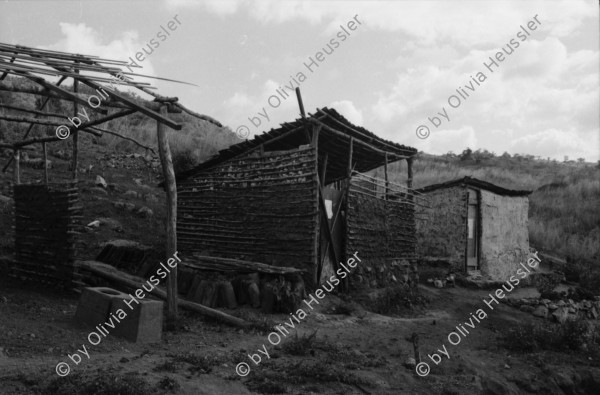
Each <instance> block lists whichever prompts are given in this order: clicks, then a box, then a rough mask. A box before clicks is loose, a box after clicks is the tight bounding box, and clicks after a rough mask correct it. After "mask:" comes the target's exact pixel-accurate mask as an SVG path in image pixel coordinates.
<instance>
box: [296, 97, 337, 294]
mask: <svg viewBox="0 0 600 395" xmlns="http://www.w3.org/2000/svg"><path fill="white" fill-rule="evenodd" d="M296 93H297V94H298V103H299V105H300V111H301V113H302V115H303V117H304V108H303V107H302V99H301V98H300V91H299V90H298V91H296ZM320 132H321V127H315V126H313V128H312V137H311V146H312V147H313V149H314V152H315V176H316V180H315V197H316V199H315V203H316V206H317V207H316V208H317V215H316V218H315V233H314V240H313V254H314V257H315V259H314V262H313V265H314V274H313V280H314V286H315V287H318V286H319V280H320V278H319V276H320V275H321V253H320V251H319V245H320V244H321V243H320V240H321V234H320V231H321V226H322V225H321V221H322V219H321V216H322V215H323V212H322V210H321V204H320V203H321V202H320V200H321V199H322V198H323V197H322V196H321V195H320V194H321V189H320V185H322V182H321V180H320V179H319V134H320ZM324 225H325V226H329V224H328V223H327V221H325V224H324Z"/></svg>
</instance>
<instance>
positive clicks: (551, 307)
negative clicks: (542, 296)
mask: <svg viewBox="0 0 600 395" xmlns="http://www.w3.org/2000/svg"><path fill="white" fill-rule="evenodd" d="M548 309H549V310H552V311H554V310H556V309H558V306H557V305H555V304H554V303H550V304H549V305H548Z"/></svg>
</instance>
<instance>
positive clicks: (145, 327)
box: [110, 295, 163, 343]
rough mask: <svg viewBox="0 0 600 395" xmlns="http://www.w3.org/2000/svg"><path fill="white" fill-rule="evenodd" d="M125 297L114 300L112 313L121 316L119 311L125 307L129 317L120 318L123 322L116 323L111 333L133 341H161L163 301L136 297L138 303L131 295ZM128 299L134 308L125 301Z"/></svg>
mask: <svg viewBox="0 0 600 395" xmlns="http://www.w3.org/2000/svg"><path fill="white" fill-rule="evenodd" d="M124 299H125V300H124ZM124 299H120V298H119V299H114V300H113V303H112V306H111V309H110V311H111V313H113V314H114V315H115V316H116V317H119V314H117V311H118V310H119V309H123V311H124V312H125V313H126V314H127V317H125V318H124V319H122V320H120V321H121V322H120V323H118V324H116V325H115V329H111V331H110V333H111V334H112V335H115V336H118V337H121V338H123V339H125V340H127V341H130V342H133V343H155V342H159V341H160V340H161V337H162V325H163V302H162V301H160V300H150V299H136V300H137V301H138V302H139V304H137V303H136V302H135V301H132V299H131V296H129V295H127V297H126V298H124ZM126 300H127V301H128V302H129V305H130V306H131V307H133V310H132V309H131V308H130V307H129V305H128V304H127V303H125V301H126Z"/></svg>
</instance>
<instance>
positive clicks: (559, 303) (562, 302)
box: [556, 299, 566, 307]
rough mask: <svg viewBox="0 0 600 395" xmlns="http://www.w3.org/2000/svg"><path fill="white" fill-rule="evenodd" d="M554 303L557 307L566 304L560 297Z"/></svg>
mask: <svg viewBox="0 0 600 395" xmlns="http://www.w3.org/2000/svg"><path fill="white" fill-rule="evenodd" d="M556 305H557V306H558V307H563V306H564V305H566V303H565V301H564V300H562V299H561V300H559V301H558V303H556Z"/></svg>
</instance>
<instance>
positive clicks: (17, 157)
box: [14, 149, 21, 185]
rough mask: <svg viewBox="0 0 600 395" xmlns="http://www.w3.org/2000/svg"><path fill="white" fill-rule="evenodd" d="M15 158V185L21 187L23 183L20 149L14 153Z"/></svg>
mask: <svg viewBox="0 0 600 395" xmlns="http://www.w3.org/2000/svg"><path fill="white" fill-rule="evenodd" d="M14 156H15V165H14V184H15V185H19V184H20V183H21V171H20V168H19V167H20V162H21V153H20V152H19V150H18V149H16V150H15V152H14Z"/></svg>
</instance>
